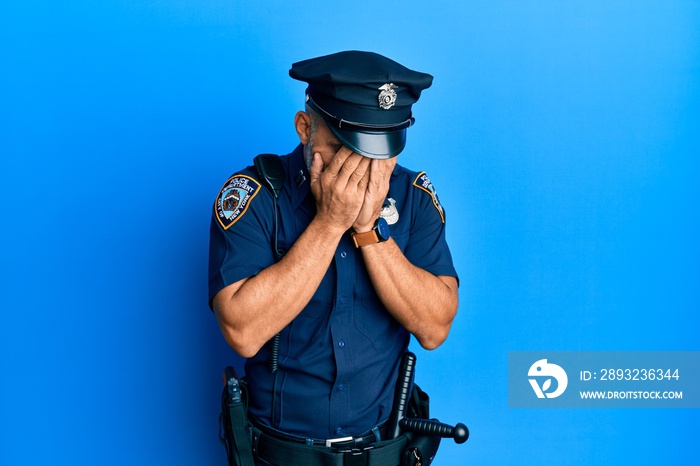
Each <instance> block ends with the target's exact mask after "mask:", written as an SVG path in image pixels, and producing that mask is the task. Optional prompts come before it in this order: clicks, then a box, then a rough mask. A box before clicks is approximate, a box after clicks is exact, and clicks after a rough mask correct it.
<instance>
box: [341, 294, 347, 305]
mask: <svg viewBox="0 0 700 466" xmlns="http://www.w3.org/2000/svg"><path fill="white" fill-rule="evenodd" d="M347 302H348V297H347V296H341V297H340V303H341V304H345V303H347Z"/></svg>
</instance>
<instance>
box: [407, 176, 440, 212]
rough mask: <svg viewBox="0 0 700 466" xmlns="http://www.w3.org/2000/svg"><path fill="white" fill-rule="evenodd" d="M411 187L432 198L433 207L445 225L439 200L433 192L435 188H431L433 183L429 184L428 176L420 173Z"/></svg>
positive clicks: (435, 192)
mask: <svg viewBox="0 0 700 466" xmlns="http://www.w3.org/2000/svg"><path fill="white" fill-rule="evenodd" d="M413 186H415V187H416V188H418V189H422V190H423V191H425V192H426V193H428V194H430V197H432V198H433V205H434V206H435V208H436V209H437V211H438V213H439V214H440V218H441V219H442V223H445V211H444V210H443V208H442V205H440V199H438V195H437V191H435V187H434V186H433V183H431V182H430V178H428V175H426V173H425V172H420V173H419V174H418V176H417V177H416V179H415V181H414V182H413Z"/></svg>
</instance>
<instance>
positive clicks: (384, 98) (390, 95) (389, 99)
mask: <svg viewBox="0 0 700 466" xmlns="http://www.w3.org/2000/svg"><path fill="white" fill-rule="evenodd" d="M398 88H399V86H396V85H394V84H393V83H387V84H384V85H383V86H382V87H380V88H379V90H380V91H382V92H380V93H379V106H380V107H382V108H383V109H384V110H389V109H390V108H391V107H393V106H394V104H395V103H396V91H395V90H394V89H398Z"/></svg>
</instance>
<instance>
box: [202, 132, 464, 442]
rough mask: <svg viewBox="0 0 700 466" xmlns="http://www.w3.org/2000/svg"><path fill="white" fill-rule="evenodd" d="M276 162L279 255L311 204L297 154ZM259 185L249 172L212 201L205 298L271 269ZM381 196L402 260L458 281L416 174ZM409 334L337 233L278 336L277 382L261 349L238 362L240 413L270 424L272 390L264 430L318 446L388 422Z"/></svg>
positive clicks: (433, 204) (427, 186)
mask: <svg viewBox="0 0 700 466" xmlns="http://www.w3.org/2000/svg"><path fill="white" fill-rule="evenodd" d="M282 161H283V163H284V167H285V172H286V182H285V185H284V188H283V190H282V192H281V194H280V197H279V199H278V201H277V202H278V212H279V232H278V248H279V249H282V250H285V251H287V250H289V248H291V247H292V245H293V244H294V242H295V241H296V240H297V238H299V236H300V235H301V234H302V232H303V231H304V230H305V229H306V227H307V226H308V225H309V223H310V222H311V220H312V219H313V217H314V215H315V212H316V203H315V200H314V197H313V195H312V194H311V191H310V189H309V179H310V178H309V173H308V171H307V168H306V165H305V163H304V158H303V151H302V147H301V146H299V147H297V148H296V150H295V151H294V152H293V153H291V154H289V155H286V156H283V157H282ZM258 180H259V177H258V175H257V173H256V171H255V169H254V168H253V167H248V168H246V169H244V170H242V171H240V172H237V173H236V174H235V175H233V176H232V177H231V178H229V180H228V181H227V182H226V183H225V184H224V187H223V188H222V190H221V192H220V193H219V196H218V197H217V200H216V203H215V205H214V215H213V218H212V224H211V240H210V254H209V256H210V257H209V299H210V301H211V299H212V298H213V297H214V296H215V295H216V293H218V292H219V291H220V290H221V289H222V288H224V287H226V286H227V285H230V284H232V283H235V282H236V281H238V280H241V279H243V278H247V277H250V276H253V275H256V274H257V273H258V272H260V271H261V270H263V269H265V268H267V267H269V266H270V265H272V264H274V263H275V257H274V254H273V247H272V244H273V236H274V214H273V198H272V194H271V192H270V191H269V190H268V189H267V188H265V187H264V186H262V185H261V183H259V182H258ZM387 198H388V202H393V203H394V205H395V208H396V210H395V211H393V209H392V212H393V214H392V215H385V214H383V216H385V218H387V221H388V223H390V224H391V237H392V238H393V239H394V241H395V242H396V243H397V244H398V246H399V248H400V249H401V250H402V251H403V253H404V255H405V256H406V258H407V259H408V260H409V261H410V262H411V263H412V264H414V265H416V266H418V267H420V268H422V269H424V270H426V271H428V272H430V273H432V274H433V275H448V276H453V277H457V273H456V272H455V269H454V267H453V265H452V257H451V255H450V251H449V249H448V247H447V243H446V242H445V223H444V218H445V214H444V211H443V208H442V206H441V205H440V203H439V200H438V198H437V194H436V193H435V190H434V188H433V187H432V184H431V183H430V180H429V179H428V177H427V176H426V175H425V173H416V172H412V171H409V170H407V169H405V168H403V167H401V166H399V165H398V164H397V165H396V167H395V168H394V171H393V173H392V175H391V180H390V188H389V194H388V196H387ZM397 216H398V219H397ZM392 223H393V224H392ZM289 292H290V293H293V292H294V290H289ZM242 312H255V309H246V310H242ZM409 337H410V335H409V333H408V331H406V329H404V328H403V327H402V326H401V325H400V324H399V323H398V322H397V321H396V320H395V319H394V318H393V317H392V316H391V315H390V314H389V313H388V312H387V310H386V309H385V308H384V306H383V305H382V303H381V301H380V300H379V298H378V297H377V294H376V293H375V291H374V288H373V286H372V283H371V282H370V280H369V276H368V274H367V270H366V268H365V265H364V261H363V259H362V254H361V251H360V250H359V249H356V248H355V246H354V244H353V242H352V238H351V237H350V234H349V233H346V234H345V235H343V238H342V239H341V241H340V244H339V245H338V249H337V250H336V252H335V256H334V258H333V261H332V263H331V265H330V267H329V268H328V271H327V272H326V274H325V276H324V277H323V280H322V281H321V284H320V285H319V287H318V290H317V291H316V293H315V294H314V296H313V298H312V299H311V301H310V302H309V303H308V305H307V306H306V307H305V308H304V309H303V310H302V311H301V313H300V314H299V315H298V316H297V317H296V318H295V319H294V320H293V321H292V322H291V323H290V324H289V325H288V326H287V327H286V328H284V330H282V332H281V344H280V357H279V368H280V369H279V374H278V377H277V378H275V375H273V374H272V373H271V371H270V368H269V365H268V362H269V357H270V353H269V348H268V347H267V345H266V346H265V347H263V348H262V349H261V350H260V351H259V352H258V354H257V355H255V356H254V357H252V358H250V359H248V360H247V362H246V365H245V371H246V379H247V380H248V383H249V388H250V406H249V415H250V416H252V417H253V418H255V419H257V421H258V422H260V423H263V424H265V425H271V423H272V415H271V409H272V406H273V400H272V398H273V384H275V383H276V384H277V390H276V399H275V400H274V409H275V413H274V425H273V426H272V427H275V428H277V429H279V430H282V431H285V432H288V433H291V434H295V435H299V436H302V437H307V438H317V439H325V438H336V437H342V436H346V435H359V434H362V433H365V432H367V431H368V430H370V429H371V428H372V427H374V426H375V425H377V424H378V423H379V422H381V421H383V420H385V419H387V418H388V417H389V413H390V411H391V405H392V397H393V391H394V387H395V384H396V377H397V373H398V364H399V359H400V357H401V355H402V354H403V353H404V352H405V351H406V349H407V347H408V343H409Z"/></svg>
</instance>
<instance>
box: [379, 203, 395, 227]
mask: <svg viewBox="0 0 700 466" xmlns="http://www.w3.org/2000/svg"><path fill="white" fill-rule="evenodd" d="M387 202H388V204H387ZM380 215H381V217H382V218H383V219H384V220H386V223H388V224H389V225H393V224H394V223H396V222H398V221H399V211H398V210H396V201H395V200H393V199H392V198H388V199H387V200H386V202H385V203H384V205H383V206H382V212H381V214H380Z"/></svg>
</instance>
